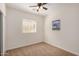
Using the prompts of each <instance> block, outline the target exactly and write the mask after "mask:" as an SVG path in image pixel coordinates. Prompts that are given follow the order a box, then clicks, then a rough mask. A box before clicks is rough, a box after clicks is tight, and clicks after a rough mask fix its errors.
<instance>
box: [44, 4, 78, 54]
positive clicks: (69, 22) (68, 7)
mask: <svg viewBox="0 0 79 59" xmlns="http://www.w3.org/2000/svg"><path fill="white" fill-rule="evenodd" d="M57 19H60V20H61V30H59V31H56V30H55V31H54V30H52V21H53V20H57ZM78 25H79V4H72V3H71V4H52V5H50V7H49V12H48V16H47V17H46V21H45V39H46V40H45V42H47V43H49V44H51V45H54V46H57V47H59V48H62V49H64V50H67V51H69V52H72V53H75V54H77V55H79V26H78Z"/></svg>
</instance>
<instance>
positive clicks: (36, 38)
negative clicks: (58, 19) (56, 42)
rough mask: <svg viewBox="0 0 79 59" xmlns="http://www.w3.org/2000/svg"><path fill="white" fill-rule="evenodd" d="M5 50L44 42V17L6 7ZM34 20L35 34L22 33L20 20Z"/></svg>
mask: <svg viewBox="0 0 79 59" xmlns="http://www.w3.org/2000/svg"><path fill="white" fill-rule="evenodd" d="M6 14H7V16H6V50H9V49H14V48H18V47H23V46H27V45H30V44H34V43H38V42H42V41H43V40H44V19H45V17H44V16H39V15H35V14H31V13H28V12H24V11H22V10H18V9H14V8H11V7H6ZM23 19H27V20H34V21H36V23H37V32H36V33H22V20H23Z"/></svg>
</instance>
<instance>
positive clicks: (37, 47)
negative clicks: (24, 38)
mask: <svg viewBox="0 0 79 59" xmlns="http://www.w3.org/2000/svg"><path fill="white" fill-rule="evenodd" d="M6 53H7V54H6V56H75V55H74V54H72V53H69V52H67V51H64V50H62V49H59V48H57V47H54V46H51V45H49V44H47V43H44V42H41V43H38V44H34V45H30V46H26V47H21V48H17V49H13V50H9V51H7V52H6Z"/></svg>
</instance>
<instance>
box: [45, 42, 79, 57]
mask: <svg viewBox="0 0 79 59" xmlns="http://www.w3.org/2000/svg"><path fill="white" fill-rule="evenodd" d="M45 43H47V44H50V45H52V46H55V47H58V48H60V49H63V50H65V51H68V52H70V53H72V54H75V55H77V56H79V53H77V52H73V51H71V50H68V49H64V48H63V47H61V46H59V45H55V44H52V43H51V42H47V41H45Z"/></svg>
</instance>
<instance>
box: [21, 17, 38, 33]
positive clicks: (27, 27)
mask: <svg viewBox="0 0 79 59" xmlns="http://www.w3.org/2000/svg"><path fill="white" fill-rule="evenodd" d="M22 31H23V33H34V32H36V22H35V21H34V20H26V19H24V20H23V30H22Z"/></svg>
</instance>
